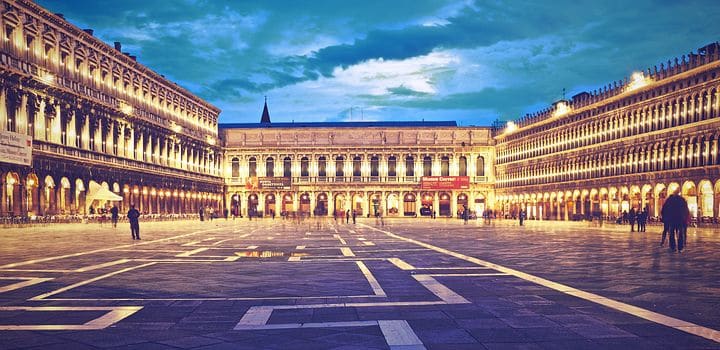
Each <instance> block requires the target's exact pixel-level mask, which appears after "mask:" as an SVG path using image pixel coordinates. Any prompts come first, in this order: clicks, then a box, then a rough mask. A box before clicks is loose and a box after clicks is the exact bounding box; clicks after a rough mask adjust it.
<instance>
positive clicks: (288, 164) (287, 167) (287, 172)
mask: <svg viewBox="0 0 720 350" xmlns="http://www.w3.org/2000/svg"><path fill="white" fill-rule="evenodd" d="M291 176H292V160H291V159H290V157H285V159H283V177H291Z"/></svg>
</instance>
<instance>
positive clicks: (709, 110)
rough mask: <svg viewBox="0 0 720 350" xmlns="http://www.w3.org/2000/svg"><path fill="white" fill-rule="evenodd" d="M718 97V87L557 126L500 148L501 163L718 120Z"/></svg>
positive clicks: (509, 142) (511, 140) (499, 158)
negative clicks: (593, 118) (712, 119)
mask: <svg viewBox="0 0 720 350" xmlns="http://www.w3.org/2000/svg"><path fill="white" fill-rule="evenodd" d="M719 96H720V95H719V94H718V89H717V87H712V88H707V89H703V90H700V91H695V92H688V93H687V95H685V96H678V97H675V98H669V99H667V100H665V101H663V102H656V103H654V104H644V105H642V106H639V107H636V108H635V109H632V110H629V109H620V110H619V111H618V113H608V114H606V115H605V116H603V117H600V118H597V119H595V120H591V121H587V120H584V121H581V122H579V123H573V124H572V125H562V126H560V125H558V126H557V127H556V128H552V129H551V130H548V132H543V134H541V135H539V136H537V135H535V136H531V135H527V137H525V138H523V139H518V140H513V139H509V140H507V143H506V144H505V147H502V146H500V147H499V148H498V162H499V163H507V162H513V161H518V160H522V159H528V158H532V157H538V156H542V155H547V154H552V153H556V152H562V151H567V150H572V149H576V148H579V147H586V146H591V145H595V144H599V143H603V142H608V141H614V140H618V139H621V138H625V137H630V136H635V135H640V134H644V133H649V132H654V131H658V130H663V129H668V128H672V127H676V126H680V125H685V124H690V123H695V122H699V121H703V120H707V119H711V118H716V117H717V116H718V115H720V113H718V108H719V105H718V98H719ZM536 131H537V130H536Z"/></svg>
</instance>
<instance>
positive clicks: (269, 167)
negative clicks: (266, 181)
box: [265, 157, 275, 177]
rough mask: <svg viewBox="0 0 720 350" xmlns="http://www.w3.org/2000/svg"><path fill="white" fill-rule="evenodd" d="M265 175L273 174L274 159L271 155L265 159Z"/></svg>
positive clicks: (270, 175)
mask: <svg viewBox="0 0 720 350" xmlns="http://www.w3.org/2000/svg"><path fill="white" fill-rule="evenodd" d="M265 176H267V177H273V176H275V159H273V157H268V159H266V160H265Z"/></svg>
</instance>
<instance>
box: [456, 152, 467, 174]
mask: <svg viewBox="0 0 720 350" xmlns="http://www.w3.org/2000/svg"><path fill="white" fill-rule="evenodd" d="M458 161H459V163H460V164H458V175H459V176H467V158H465V156H461V157H460V159H459V160H458Z"/></svg>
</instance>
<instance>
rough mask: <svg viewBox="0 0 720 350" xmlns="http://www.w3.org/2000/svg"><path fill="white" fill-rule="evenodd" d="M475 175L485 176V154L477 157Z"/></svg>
mask: <svg viewBox="0 0 720 350" xmlns="http://www.w3.org/2000/svg"><path fill="white" fill-rule="evenodd" d="M475 176H485V158H483V156H478V157H477V164H476V166H475Z"/></svg>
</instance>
